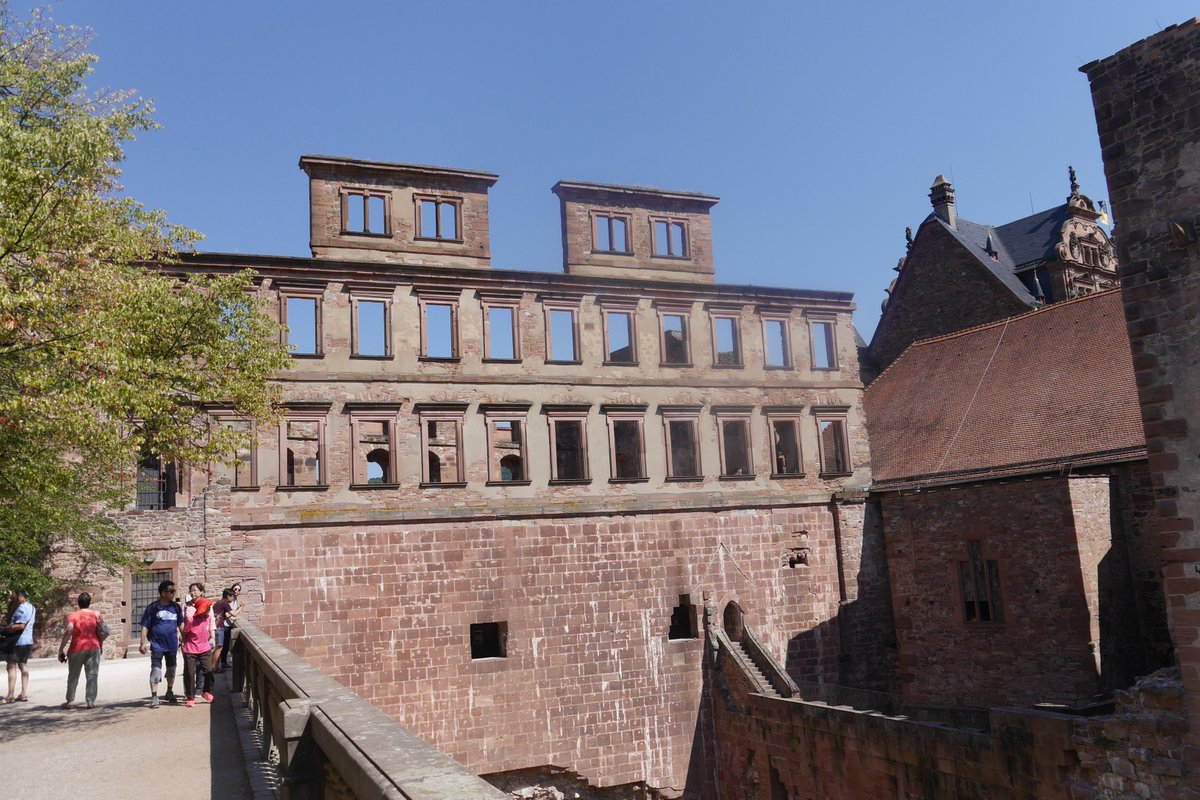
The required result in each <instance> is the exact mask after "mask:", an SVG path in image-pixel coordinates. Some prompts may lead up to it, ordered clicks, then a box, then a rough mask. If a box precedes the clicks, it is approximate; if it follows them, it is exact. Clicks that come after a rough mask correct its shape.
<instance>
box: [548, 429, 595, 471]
mask: <svg viewBox="0 0 1200 800" xmlns="http://www.w3.org/2000/svg"><path fill="white" fill-rule="evenodd" d="M553 425H554V467H555V472H554V478H555V480H560V481H582V480H587V452H586V450H585V449H584V438H583V437H584V431H583V420H578V419H556V420H554V421H553Z"/></svg>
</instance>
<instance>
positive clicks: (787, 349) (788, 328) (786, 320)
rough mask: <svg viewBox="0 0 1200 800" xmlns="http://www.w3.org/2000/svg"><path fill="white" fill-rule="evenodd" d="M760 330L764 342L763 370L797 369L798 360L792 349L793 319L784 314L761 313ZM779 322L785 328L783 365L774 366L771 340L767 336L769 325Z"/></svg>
mask: <svg viewBox="0 0 1200 800" xmlns="http://www.w3.org/2000/svg"><path fill="white" fill-rule="evenodd" d="M759 317H760V323H759V328H760V329H761V331H762V342H763V369H783V370H787V369H795V366H796V359H795V356H794V350H793V349H792V324H791V323H792V318H791V316H790V315H789V314H787V313H784V312H774V313H772V312H763V313H760V315H759ZM772 322H778V323H779V324H780V325H782V326H783V363H782V364H772V363H771V361H770V353H771V350H770V346H769V344H768V342H769V341H770V339H769V338H768V336H767V331H768V324H769V323H772Z"/></svg>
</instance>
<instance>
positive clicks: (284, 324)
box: [278, 285, 325, 359]
mask: <svg viewBox="0 0 1200 800" xmlns="http://www.w3.org/2000/svg"><path fill="white" fill-rule="evenodd" d="M278 292H279V325H280V330H279V337H280V341H281V342H282V343H283V345H284V347H288V348H290V347H291V343H290V342H289V341H288V334H289V333H290V331H289V329H288V302H287V301H288V300H289V299H290V298H293V297H294V298H296V299H303V300H312V301H314V303H313V308H314V311H313V313H314V315H315V316H316V319H314V320H313V339H314V340H315V341H314V342H313V344H314V345H315V346H316V350H314V351H313V352H311V353H301V352H292V351H291V350H290V349H289V350H288V355H289V356H291V357H292V358H300V359H305V358H324V357H325V308H324V307H325V287H324V286H319V287H318V286H286V285H285V286H280V287H278Z"/></svg>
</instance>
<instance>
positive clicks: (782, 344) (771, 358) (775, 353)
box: [763, 319, 791, 367]
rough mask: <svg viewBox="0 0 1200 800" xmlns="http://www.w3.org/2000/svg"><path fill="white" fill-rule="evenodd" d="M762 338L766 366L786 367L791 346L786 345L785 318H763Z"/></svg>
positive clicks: (789, 357)
mask: <svg viewBox="0 0 1200 800" xmlns="http://www.w3.org/2000/svg"><path fill="white" fill-rule="evenodd" d="M763 338H764V339H765V343H766V347H765V348H764V356H765V357H766V362H767V366H768V367H786V366H788V365H789V362H790V361H791V348H790V347H788V330H787V320H783V319H765V320H763Z"/></svg>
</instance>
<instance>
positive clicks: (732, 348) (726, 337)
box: [713, 317, 742, 367]
mask: <svg viewBox="0 0 1200 800" xmlns="http://www.w3.org/2000/svg"><path fill="white" fill-rule="evenodd" d="M713 339H714V345H715V347H716V351H717V352H716V363H717V365H718V366H730V367H733V366H739V365H740V364H741V363H742V337H741V336H740V335H739V333H738V320H737V318H736V317H713Z"/></svg>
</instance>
